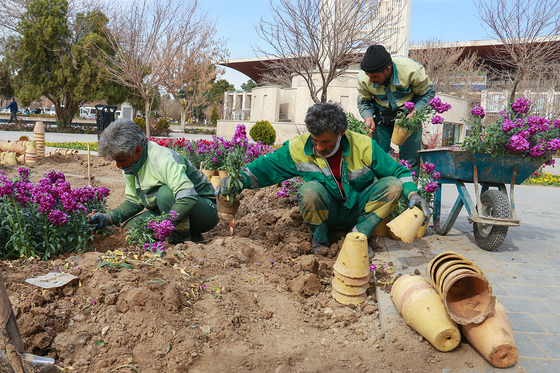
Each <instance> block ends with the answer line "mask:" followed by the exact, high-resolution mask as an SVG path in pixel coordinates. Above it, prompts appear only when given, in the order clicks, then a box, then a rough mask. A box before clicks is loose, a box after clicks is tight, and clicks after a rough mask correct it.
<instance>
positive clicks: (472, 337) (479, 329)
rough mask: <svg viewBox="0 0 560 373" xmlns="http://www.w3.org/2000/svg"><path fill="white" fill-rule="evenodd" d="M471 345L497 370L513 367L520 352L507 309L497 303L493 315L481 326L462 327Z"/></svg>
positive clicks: (469, 325)
mask: <svg viewBox="0 0 560 373" xmlns="http://www.w3.org/2000/svg"><path fill="white" fill-rule="evenodd" d="M461 330H462V331H463V334H464V335H465V337H466V338H467V340H468V341H469V343H470V344H471V345H472V346H473V347H474V348H476V350H477V351H478V352H480V354H481V355H482V356H484V358H485V359H486V360H488V362H489V363H490V364H492V365H493V366H495V367H497V368H507V367H509V366H512V365H513V364H514V363H515V361H516V360H517V357H518V355H519V352H518V350H517V346H516V345H515V340H514V338H513V331H512V329H511V325H510V323H509V318H508V316H507V313H506V309H505V308H504V306H502V304H501V303H500V302H498V301H496V309H495V311H494V314H493V315H490V316H488V318H487V319H486V320H484V321H483V322H482V323H480V324H468V325H464V326H462V327H461Z"/></svg>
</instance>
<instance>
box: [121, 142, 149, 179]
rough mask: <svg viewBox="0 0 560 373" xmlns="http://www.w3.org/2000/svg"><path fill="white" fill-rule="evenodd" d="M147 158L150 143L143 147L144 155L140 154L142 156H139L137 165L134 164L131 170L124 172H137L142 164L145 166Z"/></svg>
mask: <svg viewBox="0 0 560 373" xmlns="http://www.w3.org/2000/svg"><path fill="white" fill-rule="evenodd" d="M146 159H148V144H146V146H144V147H143V148H142V155H141V156H140V158H138V161H136V165H134V168H133V169H132V170H131V171H129V172H126V171H124V173H125V174H127V175H130V174H137V173H138V171H140V169H141V168H142V166H144V163H146Z"/></svg>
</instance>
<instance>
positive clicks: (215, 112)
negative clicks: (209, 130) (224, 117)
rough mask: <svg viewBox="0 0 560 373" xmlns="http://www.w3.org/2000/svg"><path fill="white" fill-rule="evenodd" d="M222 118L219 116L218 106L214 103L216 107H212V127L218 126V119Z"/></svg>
mask: <svg viewBox="0 0 560 373" xmlns="http://www.w3.org/2000/svg"><path fill="white" fill-rule="evenodd" d="M219 118H220V116H219V115H218V107H217V106H216V103H215V102H214V106H213V107H212V114H210V123H212V125H214V126H215V125H216V124H218V119H219Z"/></svg>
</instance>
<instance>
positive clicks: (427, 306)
mask: <svg viewBox="0 0 560 373" xmlns="http://www.w3.org/2000/svg"><path fill="white" fill-rule="evenodd" d="M391 300H392V301H393V304H394V305H395V307H397V310H398V311H399V313H400V314H401V315H402V316H403V318H404V320H405V321H406V323H407V324H408V325H409V326H411V327H412V328H413V329H414V330H416V331H417V332H418V333H419V334H420V335H421V336H423V337H424V338H426V339H427V340H428V341H429V342H430V343H431V344H432V345H433V346H434V347H435V348H437V349H438V350H440V351H444V352H445V351H451V350H453V349H454V348H455V347H457V346H458V345H459V342H461V333H460V332H459V328H458V327H457V324H455V323H454V322H453V321H452V320H451V319H450V318H449V316H448V314H447V312H446V311H445V307H444V305H443V303H442V301H441V298H440V297H439V295H438V294H437V292H436V291H435V290H434V288H433V287H432V286H431V285H430V284H429V283H428V281H426V279H424V278H423V277H421V276H409V275H404V276H401V277H399V278H398V279H397V280H396V281H395V283H394V284H393V286H392V288H391Z"/></svg>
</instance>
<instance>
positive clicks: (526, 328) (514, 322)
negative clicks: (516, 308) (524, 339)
mask: <svg viewBox="0 0 560 373" xmlns="http://www.w3.org/2000/svg"><path fill="white" fill-rule="evenodd" d="M508 317H509V322H510V324H511V328H512V329H513V331H514V332H533V333H547V330H545V329H544V328H543V327H542V326H540V325H539V324H538V323H537V322H536V321H535V320H533V318H531V316H529V315H527V314H524V313H509V314H508Z"/></svg>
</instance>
